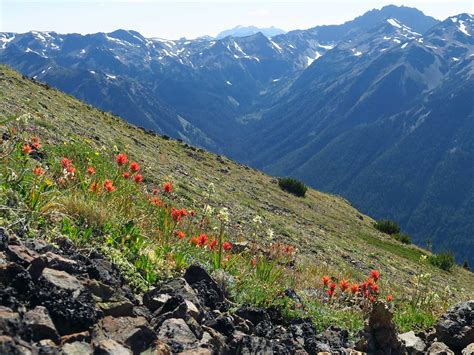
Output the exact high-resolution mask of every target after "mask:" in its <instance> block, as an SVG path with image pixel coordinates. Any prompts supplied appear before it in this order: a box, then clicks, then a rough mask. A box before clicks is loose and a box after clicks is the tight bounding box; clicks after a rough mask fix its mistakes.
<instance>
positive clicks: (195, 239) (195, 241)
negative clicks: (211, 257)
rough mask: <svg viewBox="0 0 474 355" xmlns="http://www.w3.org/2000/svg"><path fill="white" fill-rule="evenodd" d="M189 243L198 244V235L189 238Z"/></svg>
mask: <svg viewBox="0 0 474 355" xmlns="http://www.w3.org/2000/svg"><path fill="white" fill-rule="evenodd" d="M189 243H190V244H192V245H199V237H192V238H191V239H190V240H189Z"/></svg>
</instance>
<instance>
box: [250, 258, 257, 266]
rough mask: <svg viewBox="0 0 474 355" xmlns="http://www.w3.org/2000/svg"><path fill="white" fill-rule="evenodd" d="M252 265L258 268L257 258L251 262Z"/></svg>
mask: <svg viewBox="0 0 474 355" xmlns="http://www.w3.org/2000/svg"><path fill="white" fill-rule="evenodd" d="M250 264H252V267H255V266H257V258H253V259H252V260H250Z"/></svg>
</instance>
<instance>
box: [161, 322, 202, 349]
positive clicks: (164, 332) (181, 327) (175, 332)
mask: <svg viewBox="0 0 474 355" xmlns="http://www.w3.org/2000/svg"><path fill="white" fill-rule="evenodd" d="M158 338H159V339H161V340H162V341H164V342H165V343H167V344H168V345H169V346H170V347H171V349H172V350H173V352H181V351H183V350H187V349H193V348H196V347H197V343H198V340H197V338H196V336H195V335H194V333H193V332H192V331H191V329H189V326H188V325H187V324H186V322H185V321H184V320H183V319H180V318H170V319H167V320H165V321H164V322H163V324H161V327H160V330H159V332H158Z"/></svg>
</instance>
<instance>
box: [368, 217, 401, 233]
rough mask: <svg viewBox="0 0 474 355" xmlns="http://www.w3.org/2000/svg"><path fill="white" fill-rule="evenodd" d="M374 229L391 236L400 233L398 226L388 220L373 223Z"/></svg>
mask: <svg viewBox="0 0 474 355" xmlns="http://www.w3.org/2000/svg"><path fill="white" fill-rule="evenodd" d="M374 227H375V228H376V229H378V230H379V231H381V232H382V233H385V234H389V235H393V234H398V233H400V226H399V225H398V224H397V223H396V222H394V221H390V220H388V219H381V220H378V221H377V222H375V224H374Z"/></svg>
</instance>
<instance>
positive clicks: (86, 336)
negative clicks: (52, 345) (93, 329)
mask: <svg viewBox="0 0 474 355" xmlns="http://www.w3.org/2000/svg"><path fill="white" fill-rule="evenodd" d="M90 340H91V334H90V333H89V332H88V331H85V332H79V333H74V334H68V335H64V336H62V337H61V344H67V343H74V342H86V343H89V342H90Z"/></svg>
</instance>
